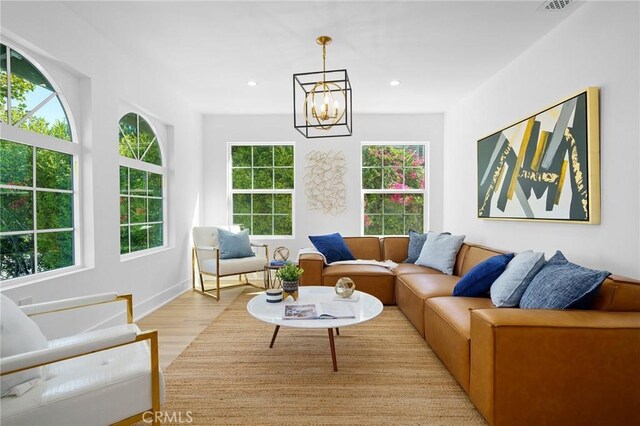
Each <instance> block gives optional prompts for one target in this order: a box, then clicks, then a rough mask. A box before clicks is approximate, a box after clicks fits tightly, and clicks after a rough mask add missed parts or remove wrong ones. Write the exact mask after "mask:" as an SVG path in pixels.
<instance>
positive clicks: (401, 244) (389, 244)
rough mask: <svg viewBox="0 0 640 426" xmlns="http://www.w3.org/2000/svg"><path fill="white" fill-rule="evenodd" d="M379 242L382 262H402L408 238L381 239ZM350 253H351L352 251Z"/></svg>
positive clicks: (405, 256) (407, 245) (405, 255)
mask: <svg viewBox="0 0 640 426" xmlns="http://www.w3.org/2000/svg"><path fill="white" fill-rule="evenodd" d="M380 240H381V241H380V242H381V244H380V245H381V250H382V254H381V259H382V260H392V261H394V262H396V263H402V262H404V260H405V259H406V258H407V251H408V248H409V237H382V238H381V239H380ZM351 252H352V253H353V250H352V251H351Z"/></svg>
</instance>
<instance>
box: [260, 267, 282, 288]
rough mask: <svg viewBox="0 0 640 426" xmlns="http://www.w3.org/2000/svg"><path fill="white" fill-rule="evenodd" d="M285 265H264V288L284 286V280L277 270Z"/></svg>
mask: <svg viewBox="0 0 640 426" xmlns="http://www.w3.org/2000/svg"><path fill="white" fill-rule="evenodd" d="M283 266H284V265H269V264H267V265H264V270H263V271H264V273H263V275H264V288H282V280H281V279H280V278H279V277H278V275H276V272H278V269H280V268H282V267H283ZM272 274H273V275H272Z"/></svg>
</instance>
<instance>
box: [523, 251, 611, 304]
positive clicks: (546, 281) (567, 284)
mask: <svg viewBox="0 0 640 426" xmlns="http://www.w3.org/2000/svg"><path fill="white" fill-rule="evenodd" d="M609 275H610V272H607V271H597V270H594V269H589V268H585V267H584V266H580V265H576V264H575V263H571V262H569V261H568V260H567V259H566V258H565V257H564V255H563V254H562V252H561V251H559V250H558V251H557V252H556V254H554V255H553V257H552V258H551V259H549V261H548V262H547V263H546V264H545V265H544V267H543V268H542V269H541V270H540V272H538V273H537V274H536V276H535V277H534V278H533V280H532V281H531V284H529V287H527V290H525V292H524V294H523V295H522V299H520V307H521V308H527V309H585V308H588V307H589V305H590V302H591V301H592V300H593V296H594V295H595V294H596V293H597V291H598V289H599V288H600V285H601V284H602V282H603V281H604V280H605V278H607V277H608V276H609Z"/></svg>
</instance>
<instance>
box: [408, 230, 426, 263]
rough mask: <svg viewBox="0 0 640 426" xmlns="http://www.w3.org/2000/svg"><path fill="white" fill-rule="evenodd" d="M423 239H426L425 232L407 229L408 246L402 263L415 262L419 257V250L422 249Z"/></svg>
mask: <svg viewBox="0 0 640 426" xmlns="http://www.w3.org/2000/svg"><path fill="white" fill-rule="evenodd" d="M425 241H427V234H421V233H419V232H415V231H409V247H408V249H407V258H406V259H405V260H404V263H416V260H418V258H419V257H420V252H421V251H422V247H423V246H424V243H425Z"/></svg>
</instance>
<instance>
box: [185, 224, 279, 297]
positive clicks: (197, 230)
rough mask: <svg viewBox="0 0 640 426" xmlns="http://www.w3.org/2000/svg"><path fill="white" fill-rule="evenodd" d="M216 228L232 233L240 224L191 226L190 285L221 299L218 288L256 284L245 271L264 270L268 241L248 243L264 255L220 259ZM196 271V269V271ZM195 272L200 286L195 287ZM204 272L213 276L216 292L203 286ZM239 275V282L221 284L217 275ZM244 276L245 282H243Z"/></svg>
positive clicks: (266, 262)
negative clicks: (265, 242) (262, 251)
mask: <svg viewBox="0 0 640 426" xmlns="http://www.w3.org/2000/svg"><path fill="white" fill-rule="evenodd" d="M218 229H225V230H228V231H232V232H239V231H240V227H239V226H237V225H232V226H194V227H193V230H192V237H193V248H192V250H191V287H192V289H193V290H194V291H197V292H199V293H202V294H204V295H207V296H210V297H213V298H214V299H215V300H220V289H221V288H232V287H238V286H241V285H247V284H248V285H252V286H254V287H257V288H262V287H259V286H257V285H255V284H252V283H251V282H249V279H248V277H247V274H250V273H253V272H262V273H264V267H265V265H267V264H268V263H269V246H268V245H267V244H255V243H253V242H252V243H251V247H254V248H262V249H264V258H262V257H260V256H257V255H256V256H255V257H244V258H240V259H221V258H220V249H219V247H218ZM196 271H197V272H196ZM196 273H197V275H198V278H199V281H200V289H198V288H197V287H196ZM204 275H206V276H212V277H215V279H216V287H215V294H213V291H214V289H205V285H204V277H203V276H204ZM233 275H238V279H239V283H238V284H232V285H225V286H224V287H221V286H220V278H221V277H228V276H233ZM242 275H244V282H242Z"/></svg>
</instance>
